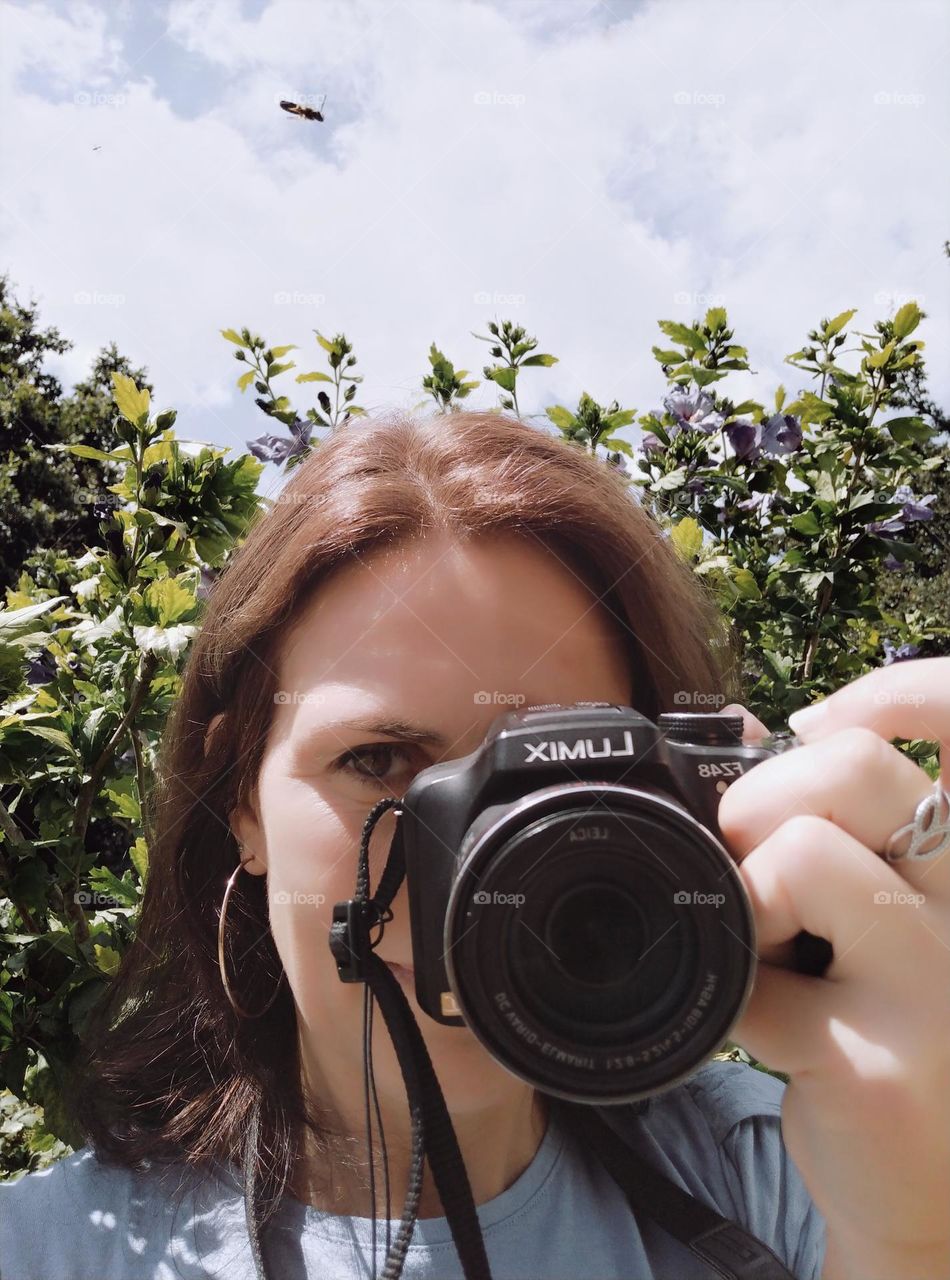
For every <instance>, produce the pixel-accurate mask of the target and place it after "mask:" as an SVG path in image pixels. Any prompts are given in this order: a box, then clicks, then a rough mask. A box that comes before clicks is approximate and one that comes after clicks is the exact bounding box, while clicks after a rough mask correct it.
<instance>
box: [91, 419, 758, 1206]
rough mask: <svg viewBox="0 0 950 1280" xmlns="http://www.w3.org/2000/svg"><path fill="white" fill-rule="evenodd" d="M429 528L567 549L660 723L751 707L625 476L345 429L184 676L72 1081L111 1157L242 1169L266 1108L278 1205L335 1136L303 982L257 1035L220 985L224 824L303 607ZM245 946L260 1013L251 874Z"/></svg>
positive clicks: (255, 536)
mask: <svg viewBox="0 0 950 1280" xmlns="http://www.w3.org/2000/svg"><path fill="white" fill-rule="evenodd" d="M430 531H438V532H446V533H448V534H449V535H451V536H453V537H456V538H459V539H463V538H466V537H469V536H477V535H479V534H487V533H509V534H514V535H518V536H521V537H528V538H533V539H536V540H537V541H538V542H539V543H540V544H542V545H543V546H544V547H545V548H548V549H550V550H552V551H554V552H555V553H556V554H557V555H558V556H560V557H561V559H562V560H563V561H564V562H565V564H566V565H568V566H570V567H571V568H572V569H573V570H574V571H575V572H577V573H578V574H579V575H580V576H581V578H582V579H583V580H584V581H585V582H586V583H587V585H588V586H589V587H590V588H591V589H592V590H593V591H594V593H595V595H597V596H598V597H600V599H601V604H602V605H603V607H604V608H606V609H608V610H609V612H610V614H611V615H612V616H613V618H614V620H615V622H616V624H617V626H618V628H620V631H621V633H622V638H623V643H624V645H625V646H626V648H627V650H628V652H629V655H630V659H631V668H632V670H633V672H634V683H633V689H632V691H631V705H632V706H634V707H636V708H637V709H638V710H640V711H642V712H643V713H644V714H645V715H647V716H649V717H650V718H651V719H655V718H656V716H657V714H658V713H659V712H660V711H663V710H667V709H670V708H671V707H672V706H673V705H674V699H673V695H674V693H675V692H676V691H677V690H680V689H686V690H694V691H696V692H699V693H704V694H725V695H726V696H727V697H730V698H731V697H734V696H735V691H734V688H733V684H732V675H731V672H732V661H731V659H732V652H733V650H732V642H731V639H730V632H729V628H728V627H727V626H726V625H725V623H724V620H723V619H722V617H721V615H720V614H719V612H718V610H717V609H716V607H715V605H714V604H713V602H712V599H711V597H710V596H709V595H707V593H706V590H705V588H704V587H703V585H702V583H701V582H700V580H699V579H698V578H697V577H696V576H695V575H694V574H693V573H692V572H691V570H690V569H689V567H688V566H687V565H686V564H685V563H684V562H683V561H682V560H681V559H680V558H679V557H678V556H677V555H676V553H675V552H674V550H673V549H672V547H671V546H670V544H669V542H668V540H667V539H665V538H664V536H663V534H662V532H661V530H660V528H659V526H658V525H657V524H656V522H655V521H654V520H653V518H652V517H651V516H650V515H649V514H648V513H647V512H646V511H644V510H643V509H642V508H641V507H640V506H639V505H638V503H637V502H636V500H635V498H634V496H633V492H632V491H631V489H630V488H629V486H628V484H627V482H625V481H624V479H623V477H622V476H621V474H620V473H619V472H618V471H617V470H616V469H615V468H613V467H611V466H609V465H607V464H606V463H605V462H604V461H602V460H601V459H599V458H594V457H592V456H591V455H590V454H589V453H587V452H586V451H585V450H583V449H582V448H581V447H579V446H577V445H574V444H569V443H567V442H566V441H565V440H562V439H560V438H559V437H556V436H554V435H552V434H550V433H548V432H547V431H543V430H539V429H537V428H535V427H531V426H528V425H526V424H524V423H523V422H521V421H520V420H517V419H513V418H510V417H508V416H505V415H502V414H498V413H492V412H473V411H457V412H453V413H449V414H445V415H442V416H439V417H435V418H433V419H430V420H427V421H423V420H418V419H413V418H410V417H407V416H405V415H403V414H399V413H395V414H392V415H389V416H386V417H381V418H378V419H375V420H366V419H362V420H360V422H359V423H358V424H356V425H349V426H346V427H343V428H338V429H337V430H336V431H335V432H334V433H333V434H332V435H331V436H330V437H329V438H328V439H327V440H326V441H324V442H323V443H321V444H320V445H319V446H318V447H317V448H315V450H314V451H313V453H312V454H311V456H310V457H309V458H308V459H307V460H306V461H305V462H304V463H302V464H301V465H300V466H299V467H298V468H297V470H296V471H295V472H294V474H293V477H292V479H291V480H290V482H289V483H288V484H287V486H286V487H285V488H284V489H283V490H282V492H281V493H280V495H279V497H278V499H277V501H276V502H275V503H274V505H273V507H272V509H271V510H270V511H269V512H268V513H267V514H266V515H265V516H264V517H263V518H262V519H261V520H260V521H259V522H258V523H257V525H256V526H255V527H254V528H253V529H252V531H251V533H250V535H249V536H248V538H247V540H246V541H245V543H244V545H243V546H242V547H241V548H240V550H239V551H238V552H237V553H236V554H235V556H234V557H233V558H232V560H231V562H230V564H229V566H228V568H227V570H226V571H225V573H224V574H223V575H222V577H221V579H220V580H219V581H218V582H217V584H216V585H215V586H214V588H213V590H212V593H211V596H210V600H209V603H208V608H207V612H206V614H205V617H204V621H203V624H202V627H201V630H200V633H199V635H198V636H197V638H196V640H195V643H194V647H193V649H192V652H191V654H190V656H189V659H188V662H187V666H186V670H185V673H184V677H183V684H182V689H181V692H180V695H179V696H178V698H177V700H176V703H175V706H174V710H173V713H172V715H171V718H170V721H169V724H168V726H167V729H166V732H165V735H164V739H163V744H162V756H161V764H160V768H159V783H158V787H157V791H156V795H155V797H154V805H153V828H154V839H153V843H152V845H151V848H150V865H149V872H148V878H147V883H146V888H145V894H144V900H143V904H142V910H141V917H140V920H139V923H138V928H137V932H136V937H135V939H134V941H133V942H132V944H131V945H130V947H129V948H128V950H127V952H126V954H125V955H124V957H123V960H122V963H121V965H120V968H119V971H118V973H117V975H116V977H115V978H114V980H113V982H112V983H111V985H110V987H109V989H108V991H107V992H106V994H105V996H104V997H103V999H102V1000H101V1001H100V1003H99V1005H98V1006H97V1007H96V1009H95V1010H94V1012H93V1015H92V1018H91V1023H90V1026H89V1028H88V1030H87V1034H86V1036H85V1039H84V1049H83V1053H82V1056H81V1060H80V1062H79V1063H78V1069H77V1074H76V1080H77V1081H78V1086H77V1087H76V1089H75V1095H74V1098H73V1101H72V1110H73V1111H74V1112H75V1120H76V1123H77V1125H78V1127H79V1129H80V1131H81V1132H82V1133H83V1135H84V1137H85V1138H86V1140H87V1141H88V1142H89V1143H90V1144H91V1145H92V1146H93V1148H94V1149H95V1150H96V1153H97V1155H98V1156H99V1158H100V1159H103V1160H104V1161H107V1162H114V1163H119V1164H122V1165H126V1166H128V1167H131V1168H143V1167H145V1166H146V1163H147V1162H148V1161H157V1162H164V1161H166V1160H185V1161H186V1162H188V1163H190V1164H192V1165H194V1166H206V1165H208V1164H209V1163H210V1162H211V1161H212V1160H215V1159H219V1160H232V1161H235V1162H238V1163H239V1162H240V1152H241V1140H242V1135H243V1132H244V1130H245V1128H246V1122H247V1117H248V1115H249V1112H250V1109H251V1107H252V1104H253V1103H254V1102H255V1101H256V1100H258V1099H260V1102H261V1104H262V1112H261V1150H260V1177H261V1179H262V1180H263V1182H264V1184H265V1186H266V1187H268V1188H270V1192H271V1195H265V1197H264V1199H265V1201H267V1200H269V1199H271V1197H273V1200H272V1203H276V1200H277V1199H279V1196H280V1195H281V1194H282V1192H283V1191H284V1189H285V1188H286V1186H287V1185H288V1182H289V1179H290V1177H291V1174H292V1170H293V1165H294V1160H295V1156H296V1151H297V1150H298V1148H297V1145H296V1144H297V1143H298V1141H299V1139H300V1137H301V1135H302V1133H303V1129H302V1127H301V1126H303V1125H307V1126H308V1127H309V1128H310V1129H311V1131H312V1132H313V1133H314V1134H315V1136H317V1137H318V1138H319V1136H320V1133H321V1130H320V1128H319V1125H318V1124H317V1122H316V1119H315V1117H314V1116H313V1114H312V1112H309V1111H308V1109H307V1108H306V1106H305V1105H304V1100H303V1097H302V1093H301V1088H300V1077H299V1062H298V1055H297V1039H296V1019H295V1009H294V1004H293V999H292V995H291V993H290V990H289V986H288V984H287V982H286V981H284V982H282V983H281V990H280V992H279V994H278V995H277V997H276V999H275V1001H274V1002H273V1004H272V1005H271V1007H270V1009H269V1010H268V1011H267V1012H266V1013H265V1014H264V1015H263V1016H262V1017H260V1018H257V1019H254V1020H248V1021H242V1020H240V1019H238V1018H237V1016H236V1015H235V1013H234V1011H233V1010H232V1007H231V1005H230V1003H229V1001H228V1000H227V998H226V996H225V993H224V990H223V988H222V985H221V979H220V974H219V970H218V963H217V921H218V912H219V911H220V907H221V900H222V897H223V893H224V887H225V883H226V880H227V878H228V876H229V875H230V873H231V872H232V870H233V869H234V868H235V866H236V865H237V861H238V853H237V847H236V843H235V840H234V837H233V835H232V833H231V831H230V827H229V824H228V815H229V814H230V813H231V811H232V810H233V809H234V808H235V807H236V805H237V804H238V803H239V802H240V801H242V800H244V799H246V798H247V796H248V794H249V790H250V788H251V787H252V786H253V783H254V781H255V778H256V776H257V772H258V769H259V766H260V763H261V759H262V756H263V752H264V745H265V740H266V737H267V734H268V729H269V726H270V722H271V716H272V713H273V708H274V693H275V690H276V676H275V668H276V665H277V655H278V650H279V647H280V644H281V641H282V638H283V637H284V636H285V635H286V633H287V631H288V628H289V627H290V626H291V625H292V624H293V622H294V621H295V619H296V618H297V616H298V615H299V613H300V612H301V610H302V608H303V606H304V605H305V603H306V602H307V601H308V600H309V599H310V598H311V596H312V594H313V592H314V591H317V590H319V587H320V585H321V583H322V582H325V581H326V579H327V578H328V576H329V575H330V574H331V573H333V572H334V571H335V570H336V569H338V568H341V567H345V566H346V565H347V563H348V562H349V561H350V557H352V556H365V555H367V554H371V553H372V552H373V550H374V548H378V547H382V546H390V545H392V544H394V543H396V542H400V541H406V540H410V539H418V538H422V537H425V536H426V535H427V534H428V533H429V532H430ZM219 716H220V717H222V718H221V719H220V720H219V721H218V722H217V725H216V728H215V731H214V732H212V733H210V734H209V727H210V726H211V724H212V721H213V720H214V719H215V717H219ZM354 872H355V852H354ZM228 933H229V937H230V936H232V935H233V943H232V945H233V952H232V954H233V955H234V956H235V957H236V958H240V957H241V956H246V955H250V956H251V957H252V958H251V959H250V960H247V959H245V963H244V966H243V968H241V967H239V966H237V964H236V962H235V964H234V965H232V964H230V963H229V978H230V981H231V984H232V987H233V989H234V991H235V993H236V997H237V999H238V1000H239V1001H240V1003H241V1004H242V1005H243V1006H244V1007H245V1008H248V1009H251V1010H256V1009H260V1008H263V1007H264V1005H266V1003H267V1000H268V998H269V996H270V995H271V994H272V993H273V990H274V984H275V983H276V982H277V981H278V978H279V976H280V973H281V965H280V959H279V956H278V954H277V951H276V947H275V946H274V942H273V937H272V935H271V933H270V931H269V926H268V916H267V897H266V877H264V876H260V877H258V876H254V877H249V876H244V877H240V878H239V880H238V882H237V884H236V885H235V891H234V892H233V893H232V895H231V899H230V901H229V909H228ZM80 1100H81V1101H80Z"/></svg>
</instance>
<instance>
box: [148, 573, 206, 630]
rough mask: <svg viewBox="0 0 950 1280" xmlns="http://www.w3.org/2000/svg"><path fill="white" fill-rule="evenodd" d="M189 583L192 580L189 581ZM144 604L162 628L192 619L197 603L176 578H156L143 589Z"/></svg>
mask: <svg viewBox="0 0 950 1280" xmlns="http://www.w3.org/2000/svg"><path fill="white" fill-rule="evenodd" d="M189 580H190V581H191V582H193V581H194V579H189ZM145 604H146V606H147V608H148V609H149V610H150V611H151V612H152V613H153V615H154V616H155V617H156V618H157V619H158V621H159V622H160V623H161V625H162V626H163V627H167V626H168V625H169V623H172V622H180V621H181V619H182V618H190V617H193V616H194V614H195V613H196V612H197V609H198V601H197V599H196V598H195V595H194V593H193V592H192V591H189V590H188V588H187V587H185V586H184V585H183V584H182V582H181V581H180V580H179V579H177V578H158V579H157V580H156V581H155V582H150V583H149V584H148V586H147V587H146V588H145Z"/></svg>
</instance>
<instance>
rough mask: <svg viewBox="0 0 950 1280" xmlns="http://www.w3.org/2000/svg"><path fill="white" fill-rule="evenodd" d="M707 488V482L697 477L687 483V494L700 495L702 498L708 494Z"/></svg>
mask: <svg viewBox="0 0 950 1280" xmlns="http://www.w3.org/2000/svg"><path fill="white" fill-rule="evenodd" d="M706 488H707V485H706V481H705V480H699V479H697V478H696V477H694V478H693V479H692V480H688V481H687V482H686V491H687V493H692V494H699V495H700V496H701V495H702V494H704V493H705V492H706Z"/></svg>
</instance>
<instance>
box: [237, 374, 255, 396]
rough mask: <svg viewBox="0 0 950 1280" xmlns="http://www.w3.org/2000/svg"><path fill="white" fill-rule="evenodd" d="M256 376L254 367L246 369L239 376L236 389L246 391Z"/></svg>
mask: <svg viewBox="0 0 950 1280" xmlns="http://www.w3.org/2000/svg"><path fill="white" fill-rule="evenodd" d="M256 377H257V370H256V369H248V371H247V373H242V374H241V376H240V378H238V380H237V384H238V390H239V391H246V390H247V389H248V387H249V386H250V385H251V383H252V382H253V381H254V379H255V378H256Z"/></svg>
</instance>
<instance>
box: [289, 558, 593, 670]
mask: <svg viewBox="0 0 950 1280" xmlns="http://www.w3.org/2000/svg"><path fill="white" fill-rule="evenodd" d="M612 641H613V636H612V634H611V628H610V624H609V620H608V618H607V616H606V615H605V612H604V611H603V610H601V609H600V608H598V606H597V598H596V596H594V595H593V593H592V592H591V591H590V589H589V588H587V587H586V585H585V584H584V583H582V582H581V580H580V578H579V577H578V576H577V575H576V574H575V573H574V571H573V570H572V569H570V568H568V567H567V566H566V565H564V564H563V563H562V562H561V561H560V560H559V559H558V558H557V557H555V556H554V555H553V554H551V553H549V552H548V551H547V550H546V549H545V548H543V547H542V546H541V545H540V544H537V545H536V546H534V545H531V544H528V543H525V542H524V540H522V539H511V540H505V541H502V540H498V541H494V542H488V541H487V540H486V541H482V540H479V541H477V542H469V543H465V544H461V545H460V544H457V543H452V542H449V541H444V540H440V541H438V542H434V541H432V542H430V541H429V540H425V541H423V542H421V543H413V544H410V545H409V546H408V547H403V548H398V549H392V550H387V551H385V552H382V553H380V554H378V555H375V556H373V557H372V558H365V559H363V558H361V559H359V560H357V559H354V561H353V562H352V563H351V564H347V565H345V566H344V567H343V568H342V569H341V570H340V571H338V572H337V573H336V574H334V576H333V578H331V579H330V580H329V581H328V582H327V583H325V584H324V585H323V586H322V587H321V588H320V589H319V590H318V591H317V593H316V594H315V596H314V598H313V599H312V600H311V601H310V603H309V604H308V605H307V606H306V607H305V609H304V611H303V612H302V614H301V615H300V617H299V619H298V621H297V623H296V625H295V627H294V629H293V631H292V633H291V635H290V636H289V637H288V639H287V642H286V643H285V645H284V646H283V651H282V654H281V668H282V670H281V676H282V678H283V679H284V680H286V681H288V682H292V681H295V680H296V681H298V682H302V683H306V684H308V685H312V684H313V683H315V682H320V683H323V682H334V681H335V682H338V683H342V684H355V685H360V686H364V687H365V686H366V685H367V684H370V685H373V684H375V685H378V686H385V684H386V683H387V680H386V678H385V677H386V676H390V677H391V682H392V683H395V684H396V685H397V686H404V685H405V683H406V681H407V680H408V679H412V680H413V682H415V683H418V681H419V679H420V675H423V676H424V677H425V679H426V680H427V681H432V682H436V683H438V682H440V681H446V680H449V681H456V682H457V681H458V680H462V681H463V682H464V681H465V680H466V679H469V680H470V681H472V682H474V685H475V687H476V688H482V687H483V686H484V685H485V682H486V681H489V682H490V681H491V679H504V680H506V681H508V682H509V683H511V682H517V683H518V684H519V685H523V684H524V683H525V682H530V683H531V684H535V685H537V684H539V683H540V684H547V683H549V682H550V680H551V679H557V677H558V673H559V672H560V671H562V670H563V671H565V672H569V671H571V670H572V669H573V668H574V667H575V666H576V665H577V664H578V663H586V664H590V663H592V662H596V661H598V660H599V661H602V662H608V663H609V661H610V658H609V657H608V654H607V653H598V650H608V651H609V650H610V649H611V647H612ZM512 691H514V690H512Z"/></svg>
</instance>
